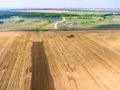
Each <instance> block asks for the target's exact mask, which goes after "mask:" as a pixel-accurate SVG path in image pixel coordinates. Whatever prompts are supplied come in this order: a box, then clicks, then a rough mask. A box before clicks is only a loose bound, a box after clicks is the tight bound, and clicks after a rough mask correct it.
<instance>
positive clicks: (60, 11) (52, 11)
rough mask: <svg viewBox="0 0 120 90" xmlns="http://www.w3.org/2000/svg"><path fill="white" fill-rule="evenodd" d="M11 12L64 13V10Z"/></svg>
mask: <svg viewBox="0 0 120 90" xmlns="http://www.w3.org/2000/svg"><path fill="white" fill-rule="evenodd" d="M13 12H40V13H66V12H69V11H65V10H13Z"/></svg>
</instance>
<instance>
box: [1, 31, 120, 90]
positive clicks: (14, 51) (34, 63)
mask: <svg viewBox="0 0 120 90" xmlns="http://www.w3.org/2000/svg"><path fill="white" fill-rule="evenodd" d="M70 34H73V35H74V37H72V38H68V37H67V36H68V35H70ZM119 89H120V31H109V30H108V31H76V32H75V31H74V32H70V31H68V32H62V31H61V32H60V31H59V32H57V31H51V32H50V31H48V32H40V33H38V32H0V90H119Z"/></svg>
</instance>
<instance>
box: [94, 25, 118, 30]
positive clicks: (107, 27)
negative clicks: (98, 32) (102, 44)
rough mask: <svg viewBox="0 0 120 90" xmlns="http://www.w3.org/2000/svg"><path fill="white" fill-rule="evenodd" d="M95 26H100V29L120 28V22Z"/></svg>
mask: <svg viewBox="0 0 120 90" xmlns="http://www.w3.org/2000/svg"><path fill="white" fill-rule="evenodd" d="M95 28H100V29H120V24H107V25H100V26H98V27H95Z"/></svg>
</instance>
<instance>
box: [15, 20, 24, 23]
mask: <svg viewBox="0 0 120 90" xmlns="http://www.w3.org/2000/svg"><path fill="white" fill-rule="evenodd" d="M24 22H25V20H18V21H17V23H24Z"/></svg>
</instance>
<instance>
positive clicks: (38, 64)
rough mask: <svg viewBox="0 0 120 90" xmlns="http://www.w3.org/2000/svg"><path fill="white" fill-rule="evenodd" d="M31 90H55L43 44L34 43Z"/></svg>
mask: <svg viewBox="0 0 120 90" xmlns="http://www.w3.org/2000/svg"><path fill="white" fill-rule="evenodd" d="M31 90H55V88H54V81H53V78H52V76H51V73H50V70H49V65H48V59H47V56H46V54H45V50H44V46H43V42H33V46H32V81H31Z"/></svg>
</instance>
